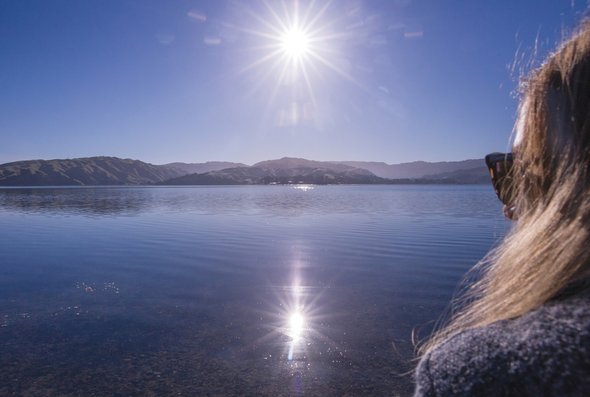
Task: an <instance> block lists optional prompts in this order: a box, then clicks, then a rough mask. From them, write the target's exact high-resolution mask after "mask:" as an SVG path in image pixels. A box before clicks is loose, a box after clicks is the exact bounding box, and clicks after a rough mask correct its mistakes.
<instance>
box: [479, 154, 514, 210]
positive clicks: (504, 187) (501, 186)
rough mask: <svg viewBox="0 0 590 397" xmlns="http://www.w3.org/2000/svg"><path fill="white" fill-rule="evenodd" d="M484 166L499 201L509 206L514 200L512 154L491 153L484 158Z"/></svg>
mask: <svg viewBox="0 0 590 397" xmlns="http://www.w3.org/2000/svg"><path fill="white" fill-rule="evenodd" d="M486 164H487V166H488V169H489V171H490V176H491V178H492V185H493V186H494V190H495V191H496V194H497V195H498V198H499V199H500V201H502V202H503V203H504V204H506V205H508V206H511V205H512V204H513V199H514V183H513V178H512V164H513V158H512V153H507V154H503V153H493V154H490V155H487V156H486Z"/></svg>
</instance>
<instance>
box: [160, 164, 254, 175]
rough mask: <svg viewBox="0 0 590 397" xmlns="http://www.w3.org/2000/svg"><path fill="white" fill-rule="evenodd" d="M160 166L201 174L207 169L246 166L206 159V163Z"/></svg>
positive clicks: (207, 170)
mask: <svg viewBox="0 0 590 397" xmlns="http://www.w3.org/2000/svg"><path fill="white" fill-rule="evenodd" d="M162 167H166V168H169V169H172V170H174V171H175V172H178V173H179V174H181V175H187V174H203V173H205V172H209V171H219V170H224V169H227V168H238V167H248V165H246V164H242V163H231V162H229V161H207V162H206V163H169V164H164V165H162Z"/></svg>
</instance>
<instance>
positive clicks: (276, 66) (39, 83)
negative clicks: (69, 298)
mask: <svg viewBox="0 0 590 397" xmlns="http://www.w3.org/2000/svg"><path fill="white" fill-rule="evenodd" d="M586 6H587V4H586V1H581V0H498V1H489V0H333V1H331V2H328V1H323V0H316V1H299V2H296V1H292V0H285V1H283V2H281V1H279V0H267V1H266V2H264V1H262V0H260V1H259V0H241V1H238V0H210V1H199V0H190V1H188V0H186V1H185V0H178V1H173V0H161V1H152V0H101V1H99V0H51V1H49V0H39V1H32V0H0V163H4V162H8V161H16V160H24V159H34V158H43V159H53V158H71V157H86V156H96V155H109V156H117V157H124V158H136V159H140V160H144V161H147V162H151V163H155V164H162V163H167V162H173V161H183V162H204V161H211V160H225V161H236V162H244V163H247V164H252V163H255V162H257V161H261V160H266V159H274V158H279V157H283V156H292V157H304V158H309V159H314V160H367V161H369V160H370V161H385V162H387V163H400V162H407V161H414V160H426V161H442V160H462V159H467V158H479V157H483V156H484V155H485V154H486V153H488V152H492V151H504V150H506V149H507V147H508V146H507V142H508V139H509V137H510V134H511V130H512V125H513V123H514V117H515V109H516V95H515V94H516V90H517V82H518V79H519V77H520V75H521V74H522V72H523V71H526V70H528V69H529V68H530V65H531V63H532V64H534V63H535V62H537V63H538V62H539V61H540V60H542V57H543V55H545V54H547V52H548V51H550V50H551V49H552V48H553V47H554V45H555V43H556V42H559V41H560V39H561V38H562V37H563V36H564V34H566V33H567V32H568V31H571V29H572V28H573V27H574V26H575V23H576V22H577V21H579V19H580V18H581V16H582V14H583V13H584V12H585V9H586ZM564 32H565V33H564Z"/></svg>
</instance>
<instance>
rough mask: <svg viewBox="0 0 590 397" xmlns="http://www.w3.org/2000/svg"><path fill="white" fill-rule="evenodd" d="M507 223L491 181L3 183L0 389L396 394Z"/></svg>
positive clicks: (406, 387)
mask: <svg viewBox="0 0 590 397" xmlns="http://www.w3.org/2000/svg"><path fill="white" fill-rule="evenodd" d="M508 227H509V224H508V222H507V221H505V220H504V219H503V217H502V215H501V208H500V204H499V202H497V199H496V198H495V195H494V193H493V190H492V189H491V187H488V186H315V187H305V188H303V187H299V188H295V187H290V186H256V187H162V188H160V187H138V188H135V187H133V188H131V187H117V188H111V187H101V188H18V189H16V188H15V189H0V241H1V243H0V368H2V371H1V372H0V395H23V394H27V395H81V396H89V395H212V396H217V395H219V396H222V395H272V396H277V395H284V396H289V395H303V394H305V395H359V396H360V395H381V396H382V395H408V394H411V391H412V382H411V377H410V376H408V375H407V372H408V371H410V370H411V368H412V365H413V362H412V361H411V360H412V358H413V349H414V348H413V345H412V342H411V333H412V330H414V329H416V330H422V334H424V333H427V330H428V329H429V328H430V327H431V325H432V322H433V321H434V320H436V319H437V318H438V316H439V315H440V314H441V312H442V310H443V309H444V307H445V306H446V305H447V302H448V300H449V298H450V297H451V295H452V294H453V292H454V291H455V288H456V286H457V284H458V282H459V281H460V280H461V277H462V275H463V274H464V273H465V271H466V270H467V269H468V268H469V267H470V266H471V265H473V264H474V263H475V262H477V261H478V260H479V259H481V258H482V257H483V256H484V255H485V253H486V252H487V251H488V250H489V249H490V248H491V247H492V246H493V245H494V244H495V243H497V242H498V240H499V239H501V237H502V236H503V235H504V234H505V232H506V231H507V229H508ZM294 313H296V315H295V317H293V314H294ZM423 336H424V335H423Z"/></svg>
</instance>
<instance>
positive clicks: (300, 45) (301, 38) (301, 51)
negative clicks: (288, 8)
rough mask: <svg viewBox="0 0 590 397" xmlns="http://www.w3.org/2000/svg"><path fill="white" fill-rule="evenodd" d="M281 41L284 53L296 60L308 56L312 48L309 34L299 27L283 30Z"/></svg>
mask: <svg viewBox="0 0 590 397" xmlns="http://www.w3.org/2000/svg"><path fill="white" fill-rule="evenodd" d="M279 42H280V45H281V50H282V52H283V54H284V55H285V56H287V57H288V58H289V59H291V60H294V61H295V60H299V59H301V58H304V57H306V56H307V55H309V53H310V50H311V47H310V38H309V36H308V35H307V34H306V33H305V32H304V31H303V30H302V29H299V28H292V29H289V30H287V31H285V32H283V33H282V34H281V36H280V39H279Z"/></svg>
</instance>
